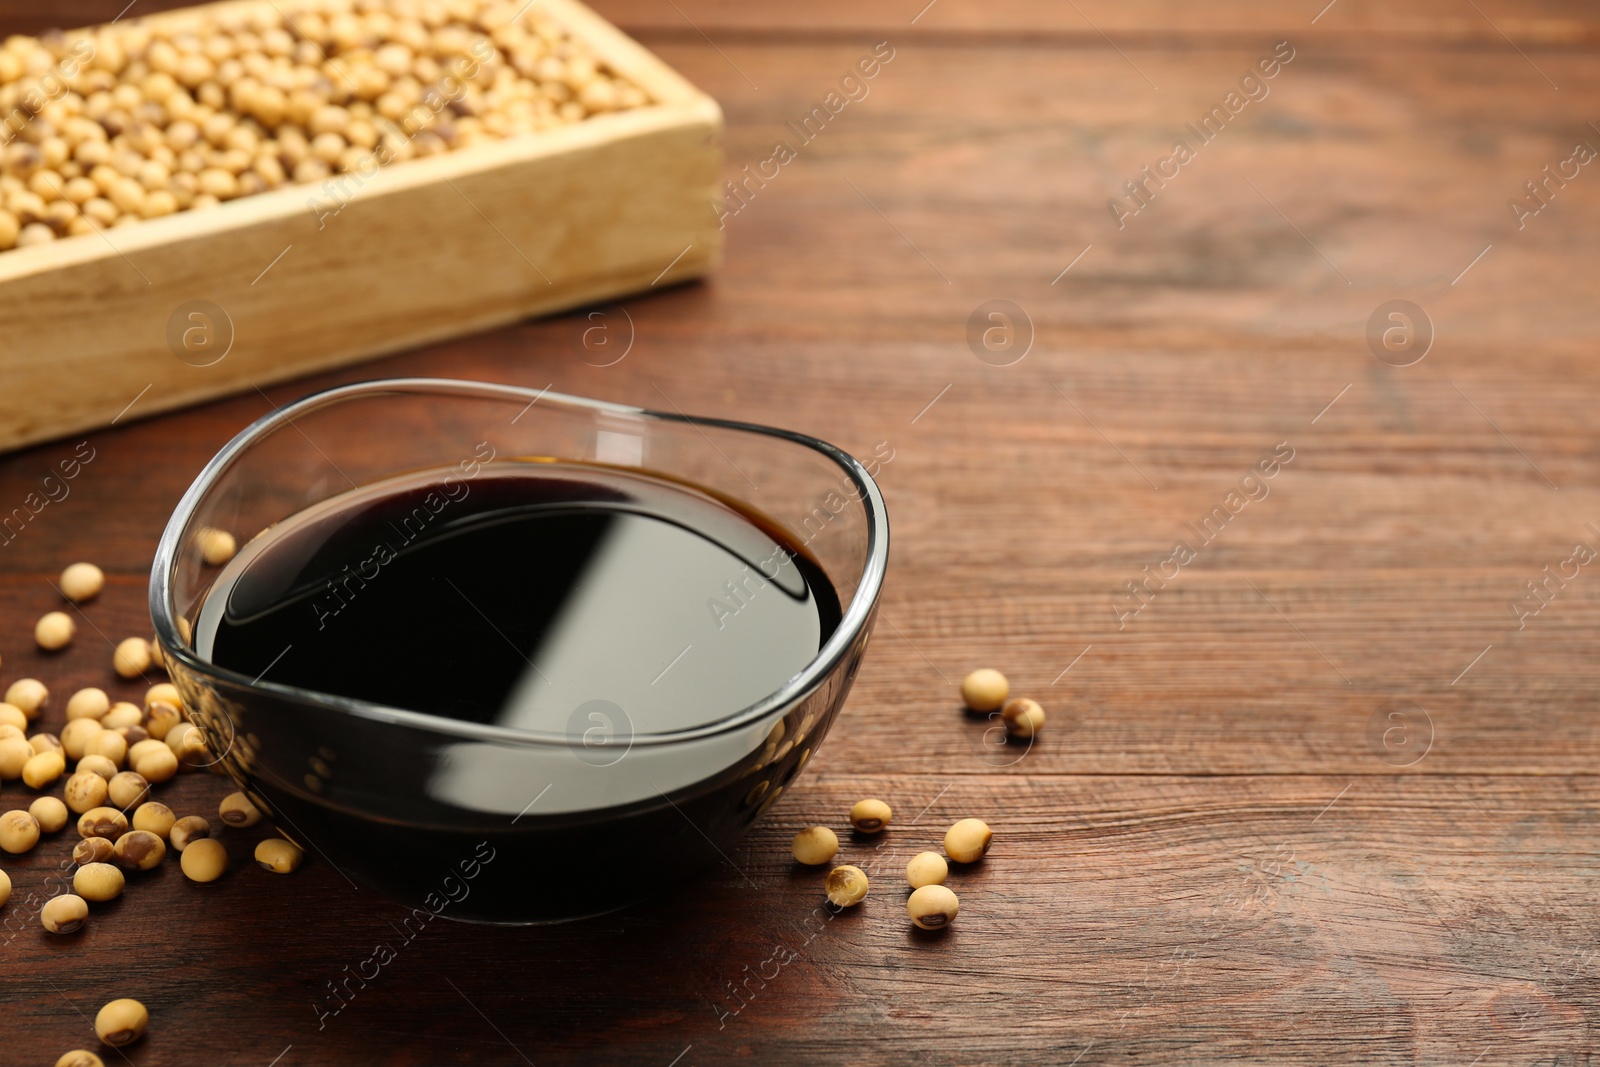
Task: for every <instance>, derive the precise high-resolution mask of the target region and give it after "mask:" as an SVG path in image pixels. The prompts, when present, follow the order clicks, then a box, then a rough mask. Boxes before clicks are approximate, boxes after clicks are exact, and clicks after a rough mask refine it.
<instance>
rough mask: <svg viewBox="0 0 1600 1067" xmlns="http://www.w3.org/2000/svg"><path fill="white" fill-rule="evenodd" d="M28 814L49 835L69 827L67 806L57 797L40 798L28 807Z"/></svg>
mask: <svg viewBox="0 0 1600 1067" xmlns="http://www.w3.org/2000/svg"><path fill="white" fill-rule="evenodd" d="M28 814H29V815H32V816H33V818H34V821H35V822H37V823H38V824H39V829H40V830H41V831H43V832H44V833H47V834H54V833H59V832H60V831H61V830H63V829H64V828H65V827H66V825H67V819H68V818H69V815H68V813H67V806H66V805H65V804H63V803H62V802H61V801H60V800H59V799H57V798H56V797H38V798H36V799H35V800H34V802H33V803H32V804H29V805H28Z"/></svg>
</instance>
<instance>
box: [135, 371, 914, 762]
mask: <svg viewBox="0 0 1600 1067" xmlns="http://www.w3.org/2000/svg"><path fill="white" fill-rule="evenodd" d="M385 393H422V394H427V393H432V394H445V395H451V396H467V397H478V398H483V399H526V400H527V401H528V404H529V407H531V406H532V405H533V403H534V402H535V401H537V402H539V403H541V404H549V405H551V406H557V407H566V408H570V409H581V410H586V411H597V412H607V413H613V414H622V415H629V416H636V417H643V418H646V419H657V420H661V421H664V422H677V423H686V424H688V425H690V426H695V427H701V426H706V427H715V428H718V429H725V430H735V431H739V432H743V433H753V434H758V435H761V436H766V437H775V438H778V439H780V440H783V441H787V442H789V443H791V444H794V445H798V446H801V447H804V448H809V449H811V450H812V451H814V452H817V453H819V454H821V455H822V456H824V457H826V458H828V459H830V460H832V461H833V462H834V463H835V464H837V465H838V466H839V468H840V469H841V470H842V471H843V472H844V474H845V475H846V476H847V477H848V478H849V479H850V480H851V481H852V482H853V483H854V484H855V486H856V488H857V490H858V496H857V499H858V500H859V501H860V503H861V505H862V507H863V508H864V509H865V512H866V519H867V552H866V561H865V563H864V565H863V566H862V569H861V575H860V580H859V581H858V582H857V584H856V588H855V592H854V594H853V595H852V596H851V598H850V602H849V604H848V605H847V606H846V608H845V610H844V613H843V615H842V616H841V617H840V620H839V624H838V626H836V627H835V628H834V631H833V634H832V635H831V636H830V637H829V638H828V640H827V641H826V642H825V643H824V644H823V646H822V648H820V649H818V651H817V653H816V655H815V656H813V657H812V658H811V660H809V661H808V662H807V663H806V665H805V666H804V667H803V668H801V669H800V670H799V671H798V672H797V673H796V674H795V675H794V676H792V677H791V678H790V679H789V680H788V681H787V682H785V683H784V685H783V686H782V687H781V688H779V689H777V690H775V691H774V692H772V693H770V694H768V695H767V696H765V697H763V698H762V699H761V700H758V701H756V702H755V703H753V704H750V705H748V706H746V707H744V708H742V709H740V710H738V711H735V712H732V713H731V714H729V715H726V716H724V717H723V718H721V719H716V720H713V721H711V722H707V723H701V724H699V725H697V726H693V727H688V728H685V729H680V730H670V731H666V732H661V733H634V734H632V735H631V738H630V743H631V744H632V745H666V744H677V743H683V742H687V741H695V740H699V739H702V738H707V737H713V736H717V735H720V734H725V733H729V732H731V731H735V730H739V729H741V728H744V727H746V726H749V725H751V724H752V723H756V722H760V721H762V720H765V719H767V718H768V717H769V716H771V715H772V714H773V713H775V712H778V711H781V710H786V709H788V708H790V707H793V706H794V705H795V704H797V703H798V702H799V701H800V700H801V699H802V698H803V697H805V696H806V695H807V694H808V693H809V692H811V691H812V690H813V689H815V688H816V687H817V686H818V685H820V684H821V682H822V681H823V680H824V679H826V678H827V677H828V676H829V675H831V674H832V673H833V672H834V670H835V669H836V668H837V667H838V666H839V664H840V662H841V661H842V660H843V659H844V658H845V657H846V655H847V654H848V653H849V651H850V649H851V647H852V645H854V644H855V642H856V640H857V639H858V638H859V637H860V636H861V635H862V634H864V633H865V632H866V630H867V627H868V626H869V625H870V623H871V620H872V617H873V613H874V611H875V610H876V608H877V602H878V595H879V593H880V592H881V590H882V587H883V579H884V575H885V573H886V571H887V568H888V558H889V516H888V511H887V509H886V508H885V505H884V500H883V494H882V492H881V491H880V490H879V488H878V484H877V482H876V481H875V480H874V479H873V477H872V475H871V474H869V473H868V472H867V469H866V467H865V466H863V465H862V463H861V461H860V460H858V459H856V458H855V457H854V456H852V455H850V454H849V453H848V452H845V451H844V450H843V449H841V448H838V447H837V446H835V445H832V444H829V443H828V442H826V441H823V440H821V439H819V438H816V437H811V436H809V435H808V434H803V433H799V432H796V431H794V430H784V429H779V428H777V427H773V426H763V425H761V424H759V423H749V422H739V421H736V420H732V419H718V418H708V417H703V416H694V415H687V414H684V413H683V412H682V411H656V410H653V409H650V408H643V407H636V406H634V405H631V404H618V403H615V402H612V401H608V400H595V399H592V398H589V397H581V396H574V395H571V394H568V393H557V392H552V391H550V390H549V389H548V388H546V389H532V388H527V387H524V386H517V385H508V384H501V383H498V382H482V381H472V380H468V379H456V378H416V377H408V378H375V379H369V380H367V381H361V382H352V383H349V384H345V385H337V386H333V387H332V388H328V389H323V390H319V391H317V392H315V393H311V394H309V395H308V396H305V397H302V398H301V399H299V400H296V401H294V402H293V403H290V404H287V405H277V404H274V405H273V410H272V411H271V412H269V413H267V414H265V415H263V416H261V417H260V418H258V419H256V420H255V421H254V422H252V423H250V425H248V426H246V427H245V428H244V429H243V430H240V431H239V432H238V433H237V434H235V435H234V437H233V438H232V439H231V440H230V441H229V442H228V443H227V444H225V445H224V446H223V447H222V448H221V449H220V450H219V451H218V452H217V454H216V455H214V456H213V457H211V459H210V460H209V461H208V462H207V463H206V465H205V466H204V467H203V468H202V469H201V471H200V473H199V475H197V476H196V477H195V480H194V481H193V482H192V483H191V484H190V486H189V488H188V489H187V490H186V491H185V492H184V494H183V496H182V498H180V499H179V501H178V505H177V507H176V508H175V509H174V510H173V513H172V515H171V517H170V518H169V519H168V520H167V525H166V528H165V529H164V530H163V531H162V534H161V540H160V541H159V542H158V544H157V546H156V553H155V558H154V560H153V562H152V563H151V569H150V617H151V621H152V623H153V625H154V627H155V634H156V638H157V640H158V641H160V642H161V644H162V646H163V652H164V654H166V655H168V656H171V657H173V658H174V659H177V660H178V661H179V662H180V663H181V664H182V665H183V666H184V667H185V668H186V669H187V670H189V671H192V672H194V673H195V674H197V675H201V676H211V677H217V678H219V679H221V680H224V681H228V682H232V683H233V684H236V685H239V686H241V687H243V688H247V689H259V690H265V691H266V692H269V693H273V694H275V695H277V696H279V697H281V698H284V699H287V700H292V701H294V702H296V703H299V704H310V705H314V706H318V707H323V708H327V709H328V710H331V711H339V712H343V713H345V714H348V715H352V716H355V717H357V718H362V719H367V720H370V721H374V722H380V723H387V724H392V725H403V726H410V727H414V728H419V729H425V730H429V731H432V732H435V733H443V734H452V735H455V736H456V737H459V738H462V739H465V740H476V741H490V742H496V743H501V744H506V743H509V744H518V745H530V746H546V745H548V746H558V747H561V748H573V747H579V744H580V743H579V741H578V740H576V739H574V738H572V737H570V736H569V735H567V734H562V733H555V732H551V731H542V730H525V729H520V728H518V727H511V726H497V725H492V724H488V723H473V722H465V721H462V720H459V719H451V718H446V717H444V716H440V715H433V714H431V713H429V712H424V711H414V710H410V709H407V708H396V707H391V706H389V705H385V704H377V703H373V702H371V701H365V700H357V699H354V698H351V697H342V696H337V695H335V694H331V693H320V692H317V691H315V690H310V689H301V688H300V687H298V686H292V685H284V684H282V683H278V682H270V681H266V680H263V679H261V678H256V679H251V678H248V677H246V676H245V675H243V674H239V673H237V672H234V671H231V670H228V669H227V668H224V667H219V666H217V665H216V664H213V663H209V662H206V661H204V660H201V659H200V658H199V657H198V656H196V655H194V654H193V653H192V652H191V651H190V649H189V648H188V646H187V644H186V643H185V642H184V641H183V640H182V639H181V636H180V634H179V631H178V625H177V619H176V617H175V612H174V610H173V607H172V604H171V590H172V578H173V572H174V568H175V564H176V561H177V558H178V551H179V547H180V540H181V538H182V534H183V530H184V528H185V527H186V526H187V525H188V523H189V520H190V519H191V518H192V517H193V516H194V513H195V510H196V509H197V507H198V506H199V504H200V501H201V500H202V499H203V498H204V497H205V495H206V494H207V493H208V492H209V491H210V490H211V489H212V488H213V487H214V485H215V484H216V482H217V481H218V479H219V478H221V476H222V475H223V474H224V473H226V471H227V470H228V469H229V468H230V467H231V466H232V465H233V463H234V462H235V460H237V459H238V458H239V457H240V456H241V455H242V454H243V453H244V452H245V450H246V449H248V448H249V447H250V446H251V445H253V444H254V443H255V442H256V441H257V440H259V439H260V438H262V437H265V436H266V435H267V434H268V433H270V432H272V431H274V430H277V429H279V428H282V427H284V426H285V425H288V426H293V425H294V418H295V416H296V415H299V414H303V413H305V412H307V411H309V410H312V409H315V408H321V407H324V406H326V405H329V404H333V403H339V402H343V401H345V400H348V399H352V398H355V397H358V396H366V395H382V394H385ZM268 403H271V400H270V399H269V400H268ZM313 447H315V445H313Z"/></svg>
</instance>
